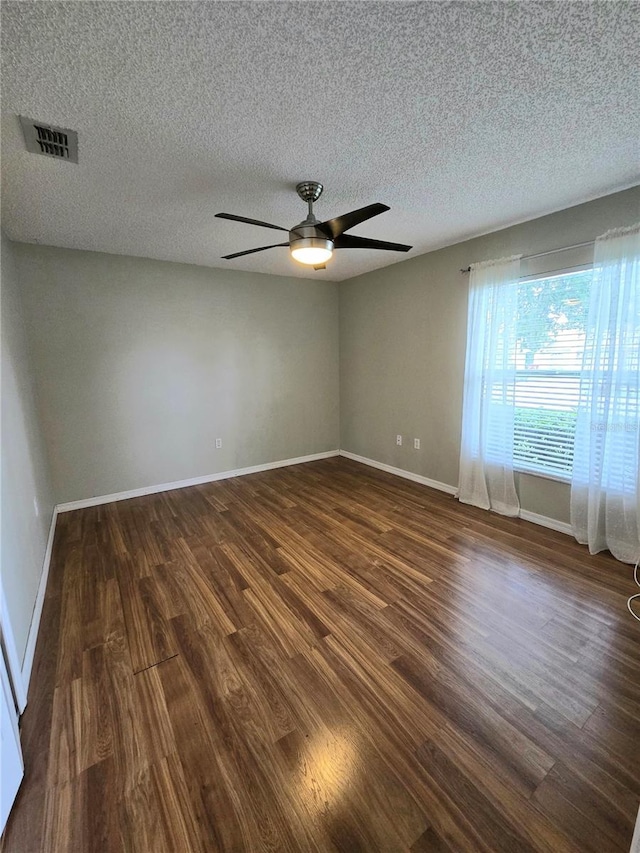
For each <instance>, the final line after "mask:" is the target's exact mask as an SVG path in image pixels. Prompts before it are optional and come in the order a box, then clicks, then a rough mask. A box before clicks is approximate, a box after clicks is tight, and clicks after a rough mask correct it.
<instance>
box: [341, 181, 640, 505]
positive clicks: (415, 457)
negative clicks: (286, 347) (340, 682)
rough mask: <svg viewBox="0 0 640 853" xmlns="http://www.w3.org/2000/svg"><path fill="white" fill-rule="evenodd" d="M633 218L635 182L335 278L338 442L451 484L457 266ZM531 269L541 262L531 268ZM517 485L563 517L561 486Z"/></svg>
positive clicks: (462, 306)
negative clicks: (400, 439) (416, 442)
mask: <svg viewBox="0 0 640 853" xmlns="http://www.w3.org/2000/svg"><path fill="white" fill-rule="evenodd" d="M639 218H640V188H638V187H636V188H634V189H631V190H626V191H624V192H621V193H616V194H614V195H611V196H606V197H604V198H601V199H598V200H596V201H592V202H589V203H587V204H582V205H579V206H577V207H572V208H569V209H567V210H563V211H560V212H559V213H554V214H552V215H550V216H545V217H542V218H541V219H536V220H533V221H531V222H526V223H523V224H522V225H516V226H513V227H511V228H506V229H504V230H503V231H498V232H495V233H493V234H488V235H486V236H484V237H478V238H476V239H473V240H468V241H466V242H463V243H458V244H456V245H454V246H450V247H448V248H446V249H441V250H439V251H436V252H430V253H428V254H425V255H421V256H418V257H416V258H412V259H409V260H406V261H404V262H402V263H400V264H395V265H393V266H391V267H386V268H384V269H381V270H376V271H374V272H371V273H367V274H365V275H363V276H359V277H357V278H354V279H351V280H349V281H347V282H343V283H342V285H341V288H340V410H341V447H342V448H343V449H344V450H348V451H351V452H352V453H357V454H359V455H361V456H366V457H369V458H371V459H375V460H377V461H379V462H385V463H387V464H389V465H394V466H396V467H398V468H403V469H405V470H407V471H411V472H413V473H416V474H421V475H422V476H425V477H429V478H431V479H433V480H438V481H440V482H442V483H446V484H448V485H453V486H455V485H456V484H457V482H458V458H459V448H460V424H461V415H462V384H463V377H464V358H465V346H466V322H467V293H468V276H465V275H462V274H461V273H460V269H461V268H465V267H468V266H469V264H470V263H474V262H477V261H483V260H489V259H491V258H499V257H503V256H506V255H512V254H518V253H522V254H524V255H529V254H533V253H537V252H546V251H548V250H550V249H555V248H558V247H561V246H569V245H573V244H575V243H581V242H583V241H587V240H593V239H594V238H595V237H597V236H598V235H599V234H602V233H603V232H604V231H606V230H607V229H609V228H613V227H616V226H622V225H630V224H631V223H633V222H635V221H637V220H638V219H639ZM569 257H570V258H571V262H573V263H575V262H577V260H576V258H575V256H574V255H573V254H572V255H571V256H569V255H568V256H567V257H565V258H564V259H561V257H560V256H556V257H554V258H553V259H547V261H545V262H544V263H546V264H549V266H548V267H547V268H548V269H552V268H554V267H553V263H554V262H555V263H556V268H557V262H558V260H559V259H561V261H562V265H564V264H566V263H568V262H569ZM539 271H541V267H540V262H539V263H538V266H537V269H535V270H534V269H532V270H531V272H532V273H533V272H539ZM398 433H400V434H401V435H403V436H404V444H403V446H402V447H397V446H396V444H395V437H396V434H398ZM414 437H418V438H420V439H421V447H422V449H421V450H419V451H418V450H414V449H413V439H414ZM519 490H520V498H521V502H522V505H523V508H524V509H527V510H529V511H531V512H536V513H539V514H541V515H546V516H550V517H552V518H556V519H558V520H560V521H568V519H569V487H568V485H566V484H564V483H558V482H553V481H549V480H545V479H542V478H539V477H534V476H530V475H524V474H523V475H521V476H520V477H519Z"/></svg>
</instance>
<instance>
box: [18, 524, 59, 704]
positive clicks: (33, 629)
mask: <svg viewBox="0 0 640 853" xmlns="http://www.w3.org/2000/svg"><path fill="white" fill-rule="evenodd" d="M57 517H58V508H57V507H54V508H53V516H52V517H51V526H50V527H49V536H48V538H47V547H46V550H45V552H44V560H43V561H42V574H41V575H40V583H39V585H38V594H37V596H36V603H35V605H34V608H33V615H32V616H31V625H30V626H29V636H28V637H27V648H26V651H25V653H24V660H23V661H22V671H21V675H22V685H23V688H24V700H25V704H26V701H27V694H28V692H29V682H30V680H31V669H32V667H33V657H34V655H35V652H36V641H37V639H38V630H39V628H40V619H41V617H42V606H43V605H44V595H45V592H46V591H47V580H48V578H49V567H50V566H51V553H52V551H53V537H54V536H55V532H56V519H57ZM19 710H20V713H22V711H23V710H24V706H23V707H22V708H20V709H19Z"/></svg>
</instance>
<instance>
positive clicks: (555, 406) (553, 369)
mask: <svg viewBox="0 0 640 853" xmlns="http://www.w3.org/2000/svg"><path fill="white" fill-rule="evenodd" d="M591 280H592V270H591V269H588V270H584V269H583V270H579V271H572V272H564V273H559V274H555V275H552V276H545V277H537V278H535V279H529V280H522V281H520V283H519V285H518V311H517V319H516V347H515V353H514V358H515V363H516V371H515V385H514V389H513V396H514V403H515V413H514V448H513V462H514V467H515V468H517V469H520V470H524V471H531V472H533V473H537V474H546V475H547V476H552V477H560V478H563V479H570V477H571V470H572V465H573V447H574V439H575V428H576V415H577V408H578V398H579V393H580V369H581V366H582V356H583V352H584V344H585V326H586V319H587V313H588V310H589V293H590V287H591Z"/></svg>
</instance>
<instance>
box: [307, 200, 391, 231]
mask: <svg viewBox="0 0 640 853" xmlns="http://www.w3.org/2000/svg"><path fill="white" fill-rule="evenodd" d="M390 209H391V208H390V207H389V206H388V205H386V204H380V203H377V204H369V205H367V206H366V207H361V208H359V209H358V210H352V211H351V212H350V213H345V214H343V215H342V216H336V218H335V219H327V221H326V222H323V223H322V225H321V226H320V227H321V228H322V229H323V230H325V231H327V232H328V233H329V235H330V236H331V237H332V238H333V239H334V240H335V238H336V237H339V236H340V234H343V233H344V232H345V231H348V230H349V228H354V227H355V226H356V225H359V224H360V223H361V222H366V221H367V219H371V217H372V216H378V215H379V214H380V213H384V212H385V211H386V210H390Z"/></svg>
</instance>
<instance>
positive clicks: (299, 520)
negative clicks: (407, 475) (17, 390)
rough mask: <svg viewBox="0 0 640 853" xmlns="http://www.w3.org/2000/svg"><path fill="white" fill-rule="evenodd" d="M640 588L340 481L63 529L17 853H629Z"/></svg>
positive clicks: (242, 483)
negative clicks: (635, 596)
mask: <svg viewBox="0 0 640 853" xmlns="http://www.w3.org/2000/svg"><path fill="white" fill-rule="evenodd" d="M631 591H632V582H631V569H630V567H628V566H623V565H622V564H620V563H617V562H616V561H614V560H613V559H612V558H611V557H608V556H605V555H600V556H598V557H589V556H588V554H587V551H586V549H585V548H583V547H580V546H578V545H577V544H576V543H575V542H573V540H572V539H570V538H569V537H567V536H563V535H562V534H559V533H558V534H557V533H554V532H552V531H548V530H544V529H542V528H539V527H535V526H534V525H532V524H529V523H527V522H523V521H520V520H515V519H506V518H502V517H499V516H495V515H493V514H491V513H487V512H484V511H481V510H476V509H474V508H471V507H466V506H462V505H460V504H458V503H457V502H456V501H455V500H454V499H453V498H451V497H449V496H447V495H443V494H441V493H438V492H434V491H432V490H430V489H427V488H424V487H422V486H419V485H416V484H413V483H410V482H407V481H404V480H399V479H397V478H394V477H392V476H390V475H387V474H382V473H380V472H378V471H374V470H372V469H368V468H365V467H364V466H360V465H358V464H357V463H353V462H350V461H348V460H345V459H342V458H335V459H329V460H326V461H322V462H316V463H309V464H306V465H300V466H296V467H292V468H283V469H279V470H275V471H270V472H267V473H263V474H254V475H251V476H246V477H241V478H237V479H234V480H225V481H221V482H217V483H212V484H208V485H203V486H196V487H193V488H189V489H183V490H179V491H172V492H166V493H164V494H158V495H153V496H148V497H143V498H136V499H133V500H129V501H123V502H120V503H113V504H109V505H106V506H101V507H95V508H91V509H84V510H78V511H76V512H72V513H67V514H64V515H61V516H60V517H59V519H58V528H57V532H56V538H55V546H54V558H53V564H52V568H51V575H50V580H49V587H48V590H47V595H46V600H45V607H44V613H43V622H42V628H41V633H40V639H39V641H38V646H37V651H36V660H35V668H34V673H33V678H32V688H31V691H30V696H29V704H28V706H27V710H26V713H25V715H24V717H23V723H22V729H23V744H24V752H25V759H26V776H25V781H24V784H23V786H22V789H21V791H20V793H19V797H18V801H17V804H16V807H15V810H14V812H13V814H12V817H11V819H10V822H9V825H8V828H7V831H6V834H5V841H4V847H3V850H4V853H22V851H28V853H36V851H52V852H53V851H55V853H66V852H67V851H74V853H76V851H78V852H79V853H109V851H132V853H164V852H165V851H166V853H191V851H194V853H195V851H207V853H215V851H238V852H239V851H247V853H256V851H279V850H282V851H334V853H335V851H348V853H356V851H367V853H372V851H385V853H386V852H387V851H388V853H395V851H412V853H424V851H486V853H489V852H490V853H496V851H505V853H506V851H508V853H514V851H548V853H563V851H580V853H585V851H595V852H596V853H607V851H618V850H621V851H625V853H626V851H628V849H629V844H630V841H631V837H632V833H633V825H634V821H635V817H636V813H637V810H638V802H639V798H640V630H639V628H640V626H639V625H638V623H637V622H634V621H633V620H632V619H631V617H630V616H629V614H628V612H627V610H626V605H625V599H626V597H627V596H628V595H629V594H630V593H631Z"/></svg>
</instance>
